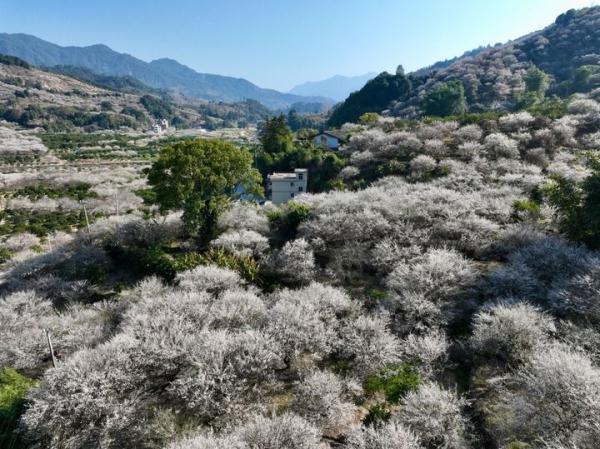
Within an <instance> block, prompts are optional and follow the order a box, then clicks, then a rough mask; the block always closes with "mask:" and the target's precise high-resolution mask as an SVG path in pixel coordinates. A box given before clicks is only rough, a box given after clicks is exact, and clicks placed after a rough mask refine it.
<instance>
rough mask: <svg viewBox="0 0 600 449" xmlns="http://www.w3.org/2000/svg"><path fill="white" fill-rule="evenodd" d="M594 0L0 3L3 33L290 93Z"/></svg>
mask: <svg viewBox="0 0 600 449" xmlns="http://www.w3.org/2000/svg"><path fill="white" fill-rule="evenodd" d="M598 3H599V2H598V1H590V0H419V1H414V0H410V1H409V0H335V1H334V0H218V1H208V0H144V1H142V0H0V32H7V33H17V32H20V33H28V34H33V35H35V36H37V37H40V38H42V39H45V40H48V41H50V42H54V43H56V44H59V45H76V46H85V45H92V44H98V43H102V44H106V45H108V46H109V47H111V48H112V49H114V50H116V51H119V52H122V53H128V54H131V55H133V56H136V57H138V58H140V59H143V60H145V61H151V60H153V59H158V58H163V57H169V58H172V59H176V60H177V61H179V62H181V63H182V64H185V65H187V66H189V67H191V68H193V69H195V70H197V71H199V72H204V73H216V74H220V75H229V76H235V77H240V78H246V79H248V80H250V81H252V82H253V83H255V84H258V85H259V86H261V87H268V88H273V89H277V90H281V91H287V90H289V89H290V88H292V87H293V86H294V85H296V84H299V83H302V82H305V81H316V80H321V79H325V78H328V77H330V76H333V75H336V74H341V75H361V74H364V73H368V72H381V71H383V70H387V71H394V70H395V69H396V67H397V65H398V64H402V65H403V66H404V68H405V70H406V71H411V70H416V69H418V68H421V67H424V66H427V65H430V64H432V63H434V62H436V61H438V60H443V59H446V58H451V57H453V56H456V55H460V54H462V53H463V52H464V51H466V50H470V49H473V48H476V47H478V46H480V45H487V44H495V43H497V42H506V41H507V40H510V39H514V38H517V37H519V36H522V35H524V34H527V33H529V32H531V31H534V30H538V29H541V28H543V27H545V26H547V25H549V24H550V23H552V22H553V21H554V19H555V18H556V16H557V15H559V14H560V13H562V12H564V11H566V10H568V9H570V8H581V7H584V6H590V5H591V4H598Z"/></svg>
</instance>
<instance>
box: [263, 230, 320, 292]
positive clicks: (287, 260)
mask: <svg viewBox="0 0 600 449" xmlns="http://www.w3.org/2000/svg"><path fill="white" fill-rule="evenodd" d="M269 270H270V271H271V273H272V274H273V276H274V277H275V278H276V279H277V280H280V281H281V282H283V283H285V284H290V285H306V284H308V283H309V282H310V281H311V280H313V278H314V275H315V257H314V255H313V252H312V249H311V248H310V246H309V244H308V242H307V241H306V240H304V239H302V238H300V239H296V240H293V241H289V242H286V244H285V245H283V248H281V249H280V250H277V251H275V252H274V253H273V255H272V256H271V258H270V260H269Z"/></svg>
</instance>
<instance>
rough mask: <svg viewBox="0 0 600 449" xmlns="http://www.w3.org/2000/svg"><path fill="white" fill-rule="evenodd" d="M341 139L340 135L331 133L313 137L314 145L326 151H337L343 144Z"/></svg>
mask: <svg viewBox="0 0 600 449" xmlns="http://www.w3.org/2000/svg"><path fill="white" fill-rule="evenodd" d="M343 140H344V139H343V138H342V136H341V135H340V134H338V133H336V132H333V131H324V132H322V133H321V134H319V135H317V136H315V145H316V146H318V147H321V148H326V149H328V150H334V151H337V150H338V149H339V148H340V145H341V144H342V142H343Z"/></svg>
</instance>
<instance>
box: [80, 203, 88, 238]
mask: <svg viewBox="0 0 600 449" xmlns="http://www.w3.org/2000/svg"><path fill="white" fill-rule="evenodd" d="M79 202H80V203H81V204H82V205H83V215H85V225H86V227H87V232H88V234H89V233H90V220H89V219H88V214H87V209H86V208H85V201H84V200H80V201H79Z"/></svg>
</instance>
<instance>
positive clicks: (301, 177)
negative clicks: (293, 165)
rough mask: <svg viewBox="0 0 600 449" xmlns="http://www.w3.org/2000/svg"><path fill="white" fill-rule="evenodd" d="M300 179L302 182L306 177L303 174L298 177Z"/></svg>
mask: <svg viewBox="0 0 600 449" xmlns="http://www.w3.org/2000/svg"><path fill="white" fill-rule="evenodd" d="M298 179H299V180H300V181H302V180H303V179H304V175H303V174H302V173H300V174H299V175H298Z"/></svg>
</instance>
